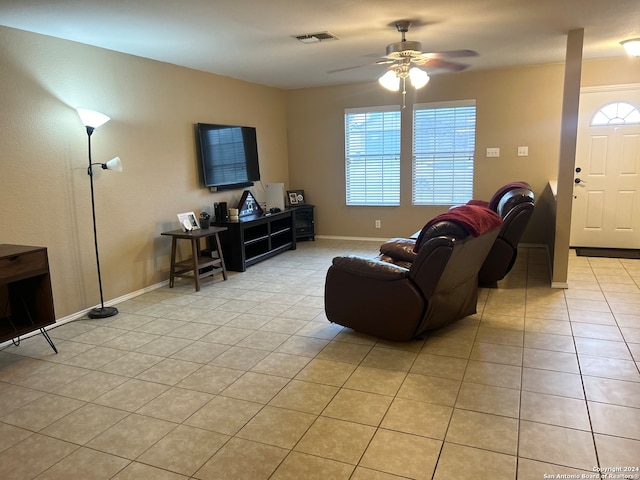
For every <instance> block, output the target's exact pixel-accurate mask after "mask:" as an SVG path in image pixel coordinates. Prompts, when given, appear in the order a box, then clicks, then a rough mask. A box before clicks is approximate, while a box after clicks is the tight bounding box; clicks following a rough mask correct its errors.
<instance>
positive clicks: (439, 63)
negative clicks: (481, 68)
mask: <svg viewBox="0 0 640 480" xmlns="http://www.w3.org/2000/svg"><path fill="white" fill-rule="evenodd" d="M415 63H417V64H418V65H426V66H427V67H433V68H443V69H445V70H451V71H453V72H460V71H462V70H465V69H467V68H469V65H467V64H465V63H457V62H448V61H447V60H441V59H439V58H426V59H424V61H418V62H415Z"/></svg>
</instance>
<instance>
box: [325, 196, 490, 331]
mask: <svg viewBox="0 0 640 480" xmlns="http://www.w3.org/2000/svg"><path fill="white" fill-rule="evenodd" d="M457 208H459V209H464V210H465V212H466V211H472V212H473V214H474V215H476V214H477V215H479V216H480V217H482V218H483V220H485V223H484V225H483V227H482V228H481V229H480V230H479V231H475V232H471V233H470V232H469V230H468V229H467V228H466V227H467V226H466V225H465V226H463V225H464V224H462V223H460V222H457V221H454V220H447V219H442V218H450V214H443V215H439V216H438V217H436V218H435V219H433V220H432V221H430V222H429V223H427V225H426V226H425V228H424V229H423V231H422V232H421V234H420V237H419V238H418V240H417V241H416V242H415V250H417V252H415V258H411V260H412V261H411V262H410V263H408V264H406V265H407V266H408V267H409V268H405V267H403V266H400V265H396V264H393V263H389V262H385V261H384V260H382V258H384V257H379V258H363V257H357V256H343V257H336V258H334V259H333V263H332V265H331V267H329V270H328V272H327V278H326V282H325V311H326V315H327V318H328V319H329V320H330V321H331V322H334V323H337V324H339V325H343V326H346V327H349V328H352V329H354V330H356V331H359V332H362V333H366V334H369V335H373V336H376V337H380V338H384V339H387V340H391V341H407V340H411V339H412V338H414V337H416V336H418V335H420V334H422V333H423V332H425V331H427V330H431V329H435V328H438V327H442V326H444V325H446V324H448V323H450V322H453V321H455V320H458V319H460V318H464V317H466V316H468V315H471V314H473V313H475V312H476V303H477V295H478V271H479V270H480V267H481V266H482V263H483V261H484V259H485V257H486V255H487V253H488V252H489V250H490V249H491V246H492V245H493V243H494V241H495V239H496V237H497V235H498V231H499V230H500V225H501V223H502V222H501V220H500V218H499V217H498V215H496V214H495V213H494V212H492V211H490V210H488V209H486V208H482V207H471V206H462V207H457ZM469 209H472V210H469ZM454 210H457V209H454ZM450 212H453V210H451V211H450ZM474 235H477V236H474ZM403 242H404V243H405V245H404V246H401V249H403V250H404V251H405V253H406V254H407V255H408V256H409V257H412V255H411V253H412V252H411V251H410V250H412V249H408V248H406V246H407V243H406V242H410V241H407V240H406V239H405V240H403Z"/></svg>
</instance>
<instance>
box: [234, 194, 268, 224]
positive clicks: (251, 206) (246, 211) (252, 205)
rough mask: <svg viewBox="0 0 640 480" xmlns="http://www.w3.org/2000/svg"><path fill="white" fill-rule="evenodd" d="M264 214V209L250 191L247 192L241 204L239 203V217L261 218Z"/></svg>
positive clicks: (243, 195) (241, 199)
mask: <svg viewBox="0 0 640 480" xmlns="http://www.w3.org/2000/svg"><path fill="white" fill-rule="evenodd" d="M262 214H263V211H262V207H260V205H259V204H258V202H257V201H256V199H255V197H254V196H253V194H252V193H251V192H250V191H249V190H245V191H244V193H243V194H242V197H241V198H240V202H239V203H238V216H239V217H247V216H254V217H259V216H261V215H262Z"/></svg>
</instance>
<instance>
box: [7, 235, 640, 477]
mask: <svg viewBox="0 0 640 480" xmlns="http://www.w3.org/2000/svg"><path fill="white" fill-rule="evenodd" d="M377 247H378V243H372V242H355V241H350V242H349V241H337V240H322V239H318V240H317V241H316V242H304V243H300V244H299V248H298V249H297V250H295V251H290V252H286V253H284V254H282V255H279V256H277V257H275V258H273V259H270V260H267V261H265V262H263V263H260V264H258V265H255V266H252V267H250V268H249V269H248V270H247V272H245V273H236V274H231V275H230V276H229V280H228V281H226V282H222V281H220V280H213V281H209V282H208V283H205V285H204V287H203V288H202V290H201V291H200V292H197V293H196V292H194V289H193V286H192V284H191V283H190V282H188V281H186V280H183V281H180V282H179V283H178V284H177V286H176V288H173V289H169V288H168V287H164V288H160V289H158V290H155V291H153V292H151V293H147V294H144V295H142V296H139V297H137V298H135V299H132V300H129V301H127V302H124V303H122V304H120V305H118V307H119V309H120V312H121V313H120V314H119V315H118V316H116V317H112V318H110V319H105V320H88V319H83V320H78V321H75V322H71V323H68V324H65V325H62V326H59V327H57V328H55V329H52V330H51V331H50V334H51V336H52V337H53V338H54V341H55V342H56V345H57V347H58V349H59V352H60V353H58V354H57V355H55V354H54V353H53V351H52V350H51V349H50V347H49V346H48V345H47V343H46V342H45V341H44V339H43V338H42V336H41V335H37V336H34V337H32V338H28V339H24V340H23V341H22V344H21V345H20V346H19V347H14V346H9V347H7V348H4V349H3V350H2V351H0V472H1V474H0V476H1V477H2V478H3V479H20V480H24V479H32V478H36V479H38V480H45V479H65V480H69V479H83V480H86V479H92V480H94V479H117V480H125V479H136V480H140V479H143V480H144V479H153V480H163V479H185V478H194V479H201V480H206V479H234V480H238V479H251V480H260V479H274V480H281V479H295V480H300V479H305V480H306V479H322V480H325V479H331V480H333V479H336V480H339V479H352V480H365V479H371V480H374V479H375V480H382V479H386V480H390V479H398V478H405V479H406V478H410V479H436V480H441V479H458V478H474V479H476V478H477V479H480V478H486V479H509V480H512V479H518V480H534V479H535V480H538V479H543V478H554V477H552V475H553V476H555V478H560V477H559V475H571V474H574V475H578V477H576V478H593V477H586V476H585V477H580V476H581V475H583V474H584V475H589V474H591V475H593V473H594V469H596V468H598V467H599V468H607V467H620V468H624V467H636V468H637V467H638V466H639V460H638V459H639V458H640V375H639V373H638V367H639V365H640V313H639V312H640V289H639V288H638V285H640V261H638V260H616V259H601V258H580V257H575V255H574V254H573V253H572V256H571V260H570V276H569V283H570V286H571V288H569V289H568V290H557V289H551V288H549V283H550V281H549V270H548V260H547V258H546V254H545V253H544V251H543V250H541V249H534V248H530V249H526V248H525V249H522V251H521V253H520V256H519V258H518V262H517V264H516V266H515V268H514V270H513V271H512V272H511V273H510V274H509V275H508V277H507V278H506V279H505V280H503V281H502V282H499V284H498V287H497V288H495V289H482V290H481V292H480V299H479V303H478V313H477V314H476V315H474V316H471V317H468V318H466V319H464V320H463V321H459V322H457V323H456V324H454V325H451V326H449V327H447V328H444V329H442V330H439V331H434V332H432V333H431V334H430V335H429V336H427V337H426V339H424V340H421V341H413V342H410V343H403V344H398V343H391V342H387V341H381V340H377V339H375V338H369V337H367V336H365V335H361V334H358V333H355V332H353V331H350V330H348V329H344V328H342V327H340V326H337V325H332V324H330V323H328V322H327V320H326V317H325V316H324V313H323V287H324V278H325V273H326V270H327V268H328V266H329V265H330V263H331V259H332V258H333V257H334V256H336V255H339V254H344V253H349V254H362V255H366V256H374V255H375V254H376V250H377ZM381 300H384V301H392V300H393V299H381ZM372 301H376V299H372ZM617 473H618V474H619V473H621V472H617ZM622 473H626V474H629V475H637V474H638V473H640V472H637V471H635V472H634V471H631V472H622ZM545 474H546V475H547V476H546V477H545ZM565 478H567V477H565Z"/></svg>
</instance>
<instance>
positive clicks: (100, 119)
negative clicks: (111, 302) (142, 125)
mask: <svg viewBox="0 0 640 480" xmlns="http://www.w3.org/2000/svg"><path fill="white" fill-rule="evenodd" d="M78 114H79V115H80V118H81V119H82V120H83V122H84V124H85V127H86V129H87V138H88V144H89V145H88V146H89V167H88V168H87V174H88V175H89V183H90V184H91V215H92V218H93V243H94V246H95V250H96V267H97V270H98V286H99V288H100V307H95V308H92V309H91V310H89V313H88V315H89V318H108V317H112V316H114V315H117V314H118V309H117V308H115V307H105V306H104V295H103V293H102V274H101V272H100V254H99V253H98V230H97V227H96V202H95V193H94V188H93V162H92V160H91V135H92V134H93V132H94V130H95V129H96V128H97V127H98V126H100V125H102V124H103V123H105V122H107V121H108V120H109V117H107V116H106V115H102V114H100V113H98V112H92V111H89V110H85V109H78ZM96 115H97V118H96V117H95V116H96ZM103 168H106V166H103Z"/></svg>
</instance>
